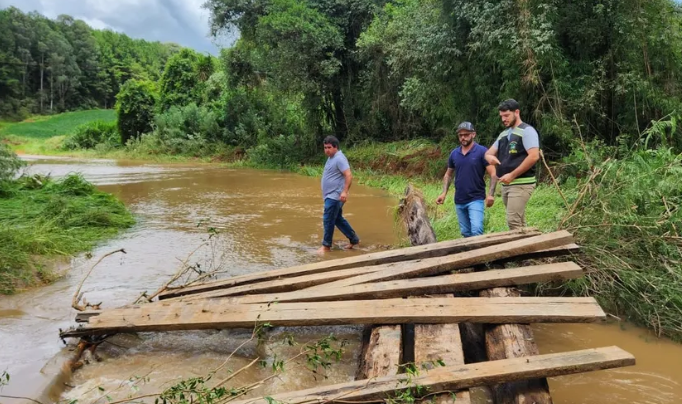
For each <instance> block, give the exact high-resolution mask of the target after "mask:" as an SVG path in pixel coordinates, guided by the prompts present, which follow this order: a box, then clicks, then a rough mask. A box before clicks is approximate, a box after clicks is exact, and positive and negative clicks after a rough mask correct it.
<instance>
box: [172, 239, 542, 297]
mask: <svg viewBox="0 0 682 404" xmlns="http://www.w3.org/2000/svg"><path fill="white" fill-rule="evenodd" d="M538 234H540V233H539V232H538V231H537V230H535V229H523V230H514V231H507V232H500V233H491V234H486V235H482V236H477V237H471V238H468V239H456V240H448V241H443V242H440V243H435V244H430V245H425V246H415V247H407V248H400V249H396V250H389V251H381V252H376V253H370V254H364V255H358V256H354V257H347V258H342V259H337V260H328V261H321V262H315V263H311V264H305V265H299V266H296V267H291V268H281V269H276V270H272V271H265V272H257V273H253V274H246V275H240V276H236V277H232V278H229V279H224V280H219V281H214V282H207V283H203V284H200V285H195V286H192V287H188V288H181V289H173V290H169V291H168V292H165V293H162V294H161V295H159V299H160V300H162V299H167V298H171V297H178V296H182V295H186V294H192V293H199V292H207V291H211V290H216V289H222V288H228V287H233V286H238V285H244V284H249V283H254V282H264V281H268V280H273V279H280V278H287V277H294V276H301V275H307V274H315V273H323V272H330V271H336V270H341V269H348V268H357V267H365V266H370V265H379V264H387V263H391V262H399V261H405V260H414V259H423V258H431V257H442V256H444V255H449V254H454V253H459V252H463V251H469V250H473V249H477V248H482V247H487V246H491V245H495V244H500V243H506V242H509V241H514V240H519V239H523V238H526V237H531V236H537V235H538Z"/></svg>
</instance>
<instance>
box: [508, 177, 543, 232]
mask: <svg viewBox="0 0 682 404" xmlns="http://www.w3.org/2000/svg"><path fill="white" fill-rule="evenodd" d="M534 189H535V184H528V185H506V186H503V187H502V202H504V206H505V207H506V208H507V226H509V230H515V229H520V228H522V227H526V204H527V203H528V200H529V199H530V196H531V195H532V194H533V190H534Z"/></svg>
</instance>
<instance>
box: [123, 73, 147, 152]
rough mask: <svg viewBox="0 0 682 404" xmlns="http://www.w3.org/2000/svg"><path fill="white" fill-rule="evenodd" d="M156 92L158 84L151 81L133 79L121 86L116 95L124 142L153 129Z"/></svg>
mask: <svg viewBox="0 0 682 404" xmlns="http://www.w3.org/2000/svg"><path fill="white" fill-rule="evenodd" d="M156 93H157V91H156V86H155V85H154V83H152V82H150V81H139V80H135V79H131V80H128V81H126V82H125V84H124V85H123V86H122V87H121V91H120V92H119V93H118V94H117V95H116V113H117V119H118V132H119V133H120V134H121V142H122V143H123V144H126V143H127V142H128V140H129V139H132V138H137V137H139V136H140V135H142V134H143V133H148V132H150V131H151V130H152V122H153V121H154V111H155V109H156V102H157V94H156Z"/></svg>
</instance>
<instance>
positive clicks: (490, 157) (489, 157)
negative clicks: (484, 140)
mask: <svg viewBox="0 0 682 404" xmlns="http://www.w3.org/2000/svg"><path fill="white" fill-rule="evenodd" d="M484 158H485V161H487V162H488V164H490V165H492V166H496V165H498V164H500V160H498V159H497V140H496V141H495V143H494V144H493V145H492V146H490V149H488V151H487V152H485V156H484Z"/></svg>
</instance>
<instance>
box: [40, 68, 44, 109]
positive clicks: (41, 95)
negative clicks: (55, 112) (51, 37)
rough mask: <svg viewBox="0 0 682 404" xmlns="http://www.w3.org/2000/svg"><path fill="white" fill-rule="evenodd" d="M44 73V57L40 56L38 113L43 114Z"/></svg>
mask: <svg viewBox="0 0 682 404" xmlns="http://www.w3.org/2000/svg"><path fill="white" fill-rule="evenodd" d="M44 73H45V56H43V55H41V56H40V113H41V114H42V113H43V97H44V94H43V90H44V88H43V77H44V76H43V75H44Z"/></svg>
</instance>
